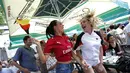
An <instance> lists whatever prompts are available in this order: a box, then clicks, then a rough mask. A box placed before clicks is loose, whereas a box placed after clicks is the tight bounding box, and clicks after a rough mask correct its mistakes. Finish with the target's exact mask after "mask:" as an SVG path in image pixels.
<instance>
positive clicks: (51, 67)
mask: <svg viewBox="0 0 130 73" xmlns="http://www.w3.org/2000/svg"><path fill="white" fill-rule="evenodd" d="M46 65H47V70H48V73H56V65H57V60H56V58H55V55H54V54H51V55H50V56H49V58H48V59H47V61H46Z"/></svg>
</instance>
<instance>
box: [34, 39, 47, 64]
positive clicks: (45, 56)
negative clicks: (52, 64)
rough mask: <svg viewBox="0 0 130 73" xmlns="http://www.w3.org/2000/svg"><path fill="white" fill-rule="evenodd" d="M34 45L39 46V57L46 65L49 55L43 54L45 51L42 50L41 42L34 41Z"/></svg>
mask: <svg viewBox="0 0 130 73" xmlns="http://www.w3.org/2000/svg"><path fill="white" fill-rule="evenodd" d="M34 44H36V45H37V47H36V49H37V52H38V55H39V58H40V60H41V62H42V63H45V62H46V61H47V59H48V57H49V55H44V54H43V51H42V48H41V45H40V42H39V41H37V40H35V39H34Z"/></svg>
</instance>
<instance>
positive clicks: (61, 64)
mask: <svg viewBox="0 0 130 73" xmlns="http://www.w3.org/2000/svg"><path fill="white" fill-rule="evenodd" d="M46 36H47V38H48V40H47V43H46V46H45V49H44V54H43V52H42V50H41V49H40V48H41V46H40V45H39V42H38V41H36V40H35V42H34V43H35V44H36V45H37V46H38V47H39V48H38V49H37V50H38V53H39V55H40V59H41V60H42V61H43V62H46V61H47V59H48V58H49V56H50V55H51V53H53V54H54V55H55V58H56V60H57V64H56V73H72V70H73V68H72V67H73V66H72V56H73V57H74V58H75V59H76V60H78V62H80V60H79V59H78V58H77V57H76V55H75V54H74V53H73V51H72V47H73V45H72V43H71V41H70V40H69V37H68V36H66V35H65V33H64V25H63V24H62V23H61V22H59V21H57V20H53V21H51V23H50V24H49V25H48V27H47V29H46ZM86 68H87V67H86Z"/></svg>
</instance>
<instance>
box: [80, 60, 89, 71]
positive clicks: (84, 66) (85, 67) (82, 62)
mask: <svg viewBox="0 0 130 73" xmlns="http://www.w3.org/2000/svg"><path fill="white" fill-rule="evenodd" d="M81 65H82V67H83V68H84V69H86V70H87V69H88V68H89V65H88V64H87V63H86V62H85V60H82V61H81Z"/></svg>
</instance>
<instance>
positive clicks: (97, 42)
mask: <svg viewBox="0 0 130 73" xmlns="http://www.w3.org/2000/svg"><path fill="white" fill-rule="evenodd" d="M81 42H82V47H81V48H82V49H81V50H82V57H83V59H85V60H92V61H99V54H100V47H101V39H100V37H99V36H98V35H97V34H96V33H95V32H94V31H93V32H92V33H91V34H88V33H85V34H84V35H83V36H82V38H81Z"/></svg>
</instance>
